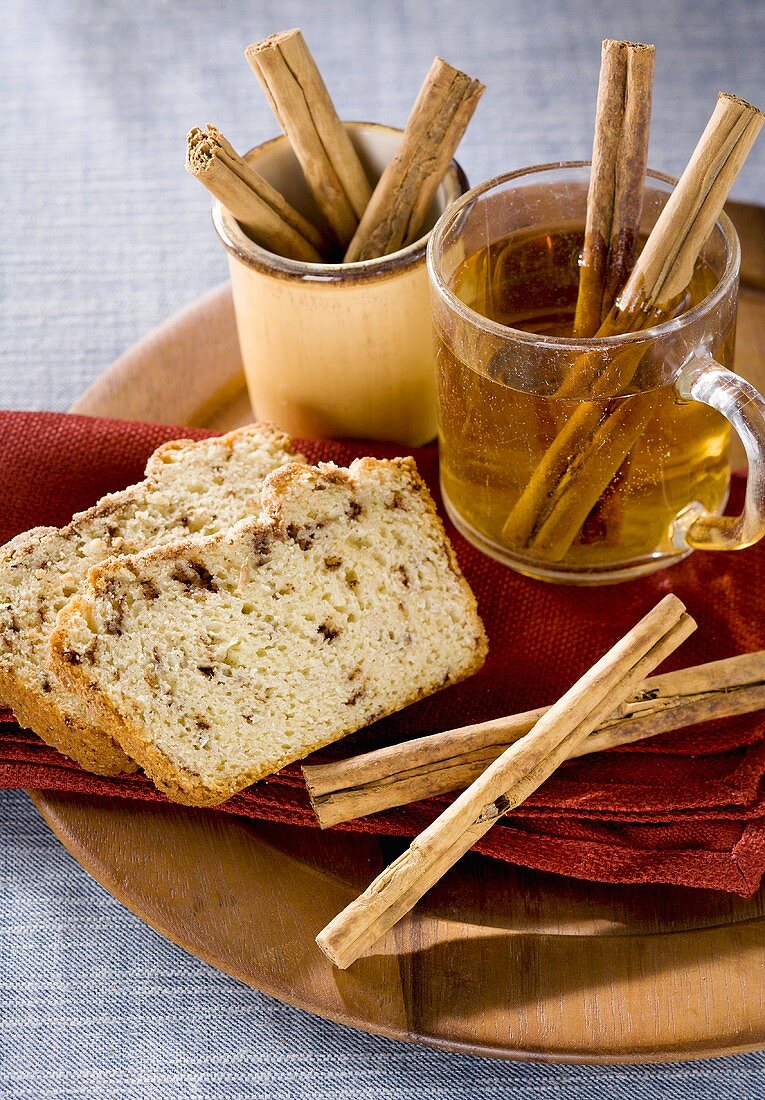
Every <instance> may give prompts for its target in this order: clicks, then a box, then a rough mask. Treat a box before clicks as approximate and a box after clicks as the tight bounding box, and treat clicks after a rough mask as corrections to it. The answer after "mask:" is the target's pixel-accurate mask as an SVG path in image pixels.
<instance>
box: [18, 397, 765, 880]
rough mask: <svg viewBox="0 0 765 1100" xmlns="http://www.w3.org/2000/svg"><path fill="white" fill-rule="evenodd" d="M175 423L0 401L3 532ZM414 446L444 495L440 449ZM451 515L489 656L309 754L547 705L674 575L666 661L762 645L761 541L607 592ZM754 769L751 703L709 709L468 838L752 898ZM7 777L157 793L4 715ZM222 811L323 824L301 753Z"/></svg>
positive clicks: (549, 788)
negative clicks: (539, 572) (682, 619)
mask: <svg viewBox="0 0 765 1100" xmlns="http://www.w3.org/2000/svg"><path fill="white" fill-rule="evenodd" d="M179 430H180V431H182V429H177V428H172V427H159V426H157V425H148V424H134V423H128V422H121V421H113V420H98V419H90V418H87V417H79V416H69V415H61V414H54V413H28V414H25V413H5V414H2V413H0V483H2V484H3V485H4V487H5V489H4V491H5V496H6V499H7V503H8V507H7V509H6V512H5V515H4V517H3V518H2V520H0V541H2V540H3V539H5V538H10V537H12V536H13V535H15V534H17V533H18V531H19V530H22V529H24V528H26V527H29V526H33V525H35V524H47V523H53V522H60V520H61V517H62V514H63V515H64V516H66V515H68V514H70V513H71V512H72V511H74V510H75V509H78V508H80V507H82V506H83V505H84V504H86V503H87V502H88V501H93V500H95V499H96V497H97V495H98V491H103V489H104V487H106V488H107V489H110V490H112V489H119V488H122V487H124V485H125V484H126V482H128V481H130V480H132V479H133V478H135V477H137V476H139V474H140V471H141V470H142V468H143V466H144V464H145V461H146V459H147V458H148V456H149V454H150V452H151V450H152V449H153V448H154V447H155V446H156V445H157V443H158V442H159V441H160V440H161V439H163V438H165V439H169V438H173V437H174V436H177V435H178V432H179ZM197 434H199V433H197ZM297 446H298V448H299V449H300V450H301V451H302V452H303V453H305V454H306V457H308V458H309V459H310V460H312V461H317V460H319V459H331V460H332V461H335V462H337V463H338V464H339V465H347V464H348V463H349V462H350V461H352V459H353V458H355V457H358V456H360V455H363V454H367V453H370V452H371V453H372V454H376V455H378V456H379V457H390V456H392V455H394V454H396V453H397V448H395V447H392V446H390V445H388V446H385V445H383V446H381V445H378V444H365V443H347V442H329V441H320V442H316V441H298V442H297ZM412 453H413V455H414V457H415V459H416V461H417V463H418V466H419V469H420V472H421V473H422V475H423V477H424V479H425V481H426V482H427V483H428V485H429V487H430V489H431V492H432V493H433V495H434V497H435V498H436V500H437V501H439V500H440V497H439V493H438V459H437V452H436V448H435V447H434V446H430V447H422V448H418V449H416V450H414V451H413V452H412ZM22 454H23V456H24V457H23V459H21V458H20V457H19V456H20V455H22ZM112 471H113V475H112V474H111V472H112ZM110 478H111V480H110ZM49 485H55V486H56V487H57V492H56V494H55V497H54V498H51V496H50V494H49V493H47V492H46V488H47V486H49ZM741 490H742V484H741V479H739V478H737V479H736V481H735V483H734V491H733V496H732V501H731V503H732V506H733V507H734V508H736V507H740V504H741V500H740V498H741V495H742V493H741ZM444 518H445V522H446V527H447V531H448V533H449V535H450V537H451V538H452V541H453V543H454V546H455V549H456V551H457V555H458V557H459V560H460V564H461V566H462V568H463V570H464V572H465V575H466V577H467V579H468V581H469V583H470V585H471V587H472V589H473V591H474V592H475V594H476V597H477V599H478V606H479V610H480V612H481V615H482V617H483V620H484V622H485V624H486V629H487V633H488V636H489V643H490V649H489V658H488V660H487V661H486V664H485V665H484V667H483V668H482V669H481V670H480V671H479V672H478V673H477V674H476V675H475V676H473V677H471V678H470V679H469V680H467V681H465V682H463V683H462V684H458V685H455V686H453V687H450V688H448V689H447V690H445V691H441V692H438V693H437V694H435V695H433V696H431V697H430V698H428V699H424V700H422V701H421V702H419V703H417V704H415V705H414V706H411V707H408V708H407V709H406V710H405V711H403V712H401V713H400V714H398V715H393V716H391V717H390V718H388V719H385V720H384V721H381V722H377V723H376V724H375V725H373V726H372V727H370V728H369V729H366V730H362V731H360V732H359V733H358V734H356V735H355V737H354V738H352V739H350V741H349V739H346V740H345V741H343V742H342V743H341V744H337V745H335V746H332V748H331V749H330V750H325V752H324V753H323V754H317V756H318V758H322V757H326V756H327V755H329V756H343V755H346V756H347V755H349V754H350V753H351V752H352V751H363V750H364V749H367V748H371V747H376V746H378V745H381V744H395V743H397V742H398V741H400V740H402V739H404V738H407V737H411V736H420V735H422V734H426V733H433V732H435V731H437V730H440V729H446V728H449V727H454V726H458V725H463V724H467V723H468V722H476V721H482V720H485V719H488V718H496V717H498V716H500V715H502V714H510V713H516V712H518V711H523V710H529V709H531V708H533V707H537V706H540V705H543V704H544V703H548V702H552V701H554V699H555V698H557V697H558V696H559V695H562V694H563V692H564V691H565V690H566V689H567V688H568V687H570V686H571V684H572V683H573V682H574V681H575V680H576V679H577V677H578V676H580V675H581V674H582V673H583V672H585V671H586V670H587V668H589V667H590V666H591V665H592V664H593V663H594V662H595V661H596V660H597V659H598V658H599V657H600V656H601V655H602V654H603V653H604V652H605V651H606V650H607V649H608V648H609V646H610V645H612V644H613V643H614V642H616V641H617V640H618V639H619V637H621V636H622V635H623V634H624V633H625V632H626V631H627V630H628V629H629V628H630V627H631V626H632V625H633V623H634V622H636V621H637V619H638V618H640V616H641V615H642V614H644V613H645V612H646V611H647V610H649V609H650V608H651V607H652V606H653V605H654V604H655V603H656V602H657V601H658V600H659V599H660V598H661V596H662V595H664V594H665V593H666V592H667V591H668V590H670V589H671V590H672V591H674V592H675V593H676V594H678V595H679V596H680V597H681V598H682V599H683V600H684V602H685V603H686V606H687V607H688V608H689V610H690V611H691V612H692V614H694V616H695V617H696V618H697V621H698V623H699V630H698V631H697V633H696V634H695V635H694V636H693V637H692V638H691V639H690V640H689V641H688V642H686V643H685V644H684V645H683V646H682V649H681V650H679V651H678V652H677V653H675V654H673V656H672V658H671V660H670V661H669V662H667V669H669V668H670V667H683V666H687V665H689V664H697V663H701V662H703V661H708V660H717V659H720V658H722V657H727V656H733V655H734V654H736V653H739V652H751V651H754V650H758V649H762V648H765V620H763V618H762V617H761V616H753V615H752V614H751V603H750V598H749V592H750V590H751V589H752V588H754V589H755V590H756V589H758V588H760V587H762V586H763V584H765V544H763V543H760V544H759V545H758V546H755V547H752V548H751V549H750V550H748V551H747V552H746V553H741V554H728V555H725V556H724V557H715V556H714V555H705V554H697V555H695V556H693V557H691V558H689V559H688V560H686V561H685V562H683V563H682V564H681V565H679V566H676V567H675V568H674V569H673V570H672V572H671V573H666V574H665V573H658V574H654V575H653V576H651V577H646V578H643V579H642V580H640V581H634V582H632V583H631V584H629V585H624V586H622V587H621V588H620V589H619V590H618V595H617V596H615V595H614V589H612V588H603V589H599V590H587V589H579V590H569V589H566V588H561V587H556V586H551V585H540V584H538V583H536V582H534V581H530V580H527V579H526V578H525V577H520V576H518V575H517V574H515V573H513V572H512V571H511V570H509V569H506V568H505V567H504V566H502V565H499V564H498V563H497V562H494V561H492V560H491V559H489V558H487V557H485V556H484V555H483V554H481V553H479V552H478V551H476V550H475V549H474V548H473V547H471V546H470V545H469V544H468V543H467V542H466V541H465V540H464V539H463V538H462V537H461V536H460V535H459V534H458V533H457V532H456V531H455V530H454V528H453V527H452V525H451V524H450V523H449V521H448V519H446V517H444ZM351 746H352V747H351ZM763 775H765V719H763V716H762V714H759V713H755V714H751V715H744V716H742V717H740V718H738V719H736V720H727V719H726V720H724V721H721V722H716V723H710V724H707V725H706V726H700V727H696V728H695V729H693V730H691V731H688V732H681V733H677V734H671V735H668V736H664V737H659V738H655V739H653V740H651V741H650V742H647V743H645V744H638V745H633V746H631V747H629V748H624V749H621V750H618V751H616V752H610V753H599V754H596V755H594V756H590V757H585V758H583V759H581V760H578V761H575V762H571V763H569V764H566V765H564V766H563V767H562V768H561V769H560V770H559V772H557V773H556V774H555V775H554V776H552V777H551V778H550V780H548V782H547V783H545V784H544V785H543V787H542V788H541V789H540V790H539V791H537V792H536V793H535V794H534V795H532V797H531V798H530V799H529V800H528V802H527V803H525V804H524V805H523V806H521V807H519V808H518V809H517V810H515V811H514V812H513V813H511V814H509V815H508V816H507V817H506V818H505V819H504V820H503V821H502V822H500V823H499V824H497V825H496V826H495V827H494V828H493V829H492V830H491V832H489V833H488V834H487V835H486V837H484V838H483V839H482V840H481V841H480V842H479V844H478V845H477V849H478V850H479V851H481V852H483V853H485V854H487V855H492V856H494V857H496V858H499V859H505V860H508V861H510V862H513V863H520V864H523V865H525V866H529V867H535V868H538V869H541V870H546V871H558V872H562V873H565V874H569V875H574V876H576V877H579V878H587V879H595V880H599V881H606V882H664V883H674V884H678V885H684V886H697V887H707V888H714V889H723V890H729V891H732V892H734V893H739V894H742V895H744V896H747V895H749V894H752V893H753V892H754V891H755V890H756V889H757V887H758V886H759V882H760V877H761V875H762V872H763V871H764V870H765V794H764V793H763V790H762V787H763V783H762V779H763ZM0 786H4V787H40V788H43V789H59V790H62V789H63V790H79V791H86V792H91V793H94V794H106V795H109V794H115V795H117V796H118V797H123V798H128V799H130V798H150V799H155V798H158V797H161V796H158V795H157V793H156V792H155V791H154V789H153V787H152V786H151V785H150V784H149V783H148V781H146V780H145V779H144V778H143V777H140V776H138V777H132V776H128V777H125V778H123V779H113V780H105V779H100V778H97V777H93V776H89V775H87V774H86V773H84V772H83V771H81V770H80V769H79V768H76V767H73V766H71V765H70V764H69V763H68V762H67V761H65V760H63V759H62V758H61V757H60V756H59V754H58V753H56V752H54V751H53V750H50V749H48V748H47V747H46V746H43V745H41V744H40V742H39V741H37V739H35V738H33V737H31V736H30V735H29V734H25V733H23V732H20V731H19V730H18V729H17V727H15V726H14V725H12V724H7V725H5V726H0ZM446 802H447V800H446V799H444V798H440V799H430V800H428V801H426V802H420V803H417V804H415V805H412V806H406V807H400V808H398V809H396V810H393V811H390V812H388V813H385V814H377V815H375V816H373V817H370V818H364V819H362V820H361V821H357V822H351V823H348V825H347V826H345V827H346V828H349V829H351V830H354V831H361V832H380V833H383V834H389V835H397V836H413V835H415V834H416V833H418V832H419V831H420V830H421V829H423V828H424V827H425V826H426V825H427V824H429V822H430V821H432V820H433V818H434V817H435V816H436V814H437V813H438V812H439V811H440V810H441V809H442V808H443V807H444V806H445V805H446ZM223 809H224V810H226V811H228V812H231V813H239V814H243V815H246V816H249V817H256V818H265V819H269V820H273V821H282V822H285V823H288V824H293V825H294V824H297V825H304V826H306V827H307V828H315V827H316V821H315V818H314V814H313V812H312V810H311V808H310V805H309V802H308V798H307V796H306V792H305V787H304V784H303V781H302V777H301V774H300V769H299V766H298V765H297V764H295V765H292V766H290V767H288V768H286V769H284V770H283V771H282V772H280V773H279V774H278V775H276V776H273V777H272V778H271V779H270V780H266V781H265V782H263V783H259V784H256V785H255V786H254V787H252V788H250V789H249V790H248V791H245V792H243V793H242V794H240V795H238V796H236V797H235V798H233V799H230V800H229V801H228V802H227V803H226V804H225V806H224V807H223Z"/></svg>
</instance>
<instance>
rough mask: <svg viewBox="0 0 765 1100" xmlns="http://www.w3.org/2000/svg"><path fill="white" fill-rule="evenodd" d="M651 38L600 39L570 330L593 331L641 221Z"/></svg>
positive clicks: (620, 280)
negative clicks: (648, 41) (584, 213)
mask: <svg viewBox="0 0 765 1100" xmlns="http://www.w3.org/2000/svg"><path fill="white" fill-rule="evenodd" d="M655 58H656V49H655V47H654V46H649V45H644V44H642V43H635V42H615V41H613V40H612V39H610V38H606V39H605V40H604V42H603V47H602V52H601V64H600V81H599V85H598V102H597V108H596V115H595V140H594V143H593V148H592V171H591V174H590V189H589V193H588V196H587V220H586V225H585V232H584V247H583V250H582V264H581V268H580V274H579V294H578V297H577V302H576V316H575V318H574V333H573V334H574V336H594V335H595V333H596V332H597V331H598V329H599V328H600V325H601V323H602V321H603V320H604V319H605V317H606V315H607V314H608V312H609V310H610V309H611V307H612V306H613V304H614V300H615V298H616V295H617V293H618V292H619V291H620V290H621V289H622V287H623V286H624V284H625V282H626V281H627V276H628V275H629V273H630V269H631V267H632V260H633V256H634V252H635V245H636V243H637V238H638V231H639V229H640V214H641V210H642V207H643V190H644V187H645V172H646V167H647V164H648V136H649V133H650V126H651V97H652V92H653V71H654V62H655Z"/></svg>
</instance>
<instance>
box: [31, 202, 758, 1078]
mask: <svg viewBox="0 0 765 1100" xmlns="http://www.w3.org/2000/svg"><path fill="white" fill-rule="evenodd" d="M732 212H733V213H734V216H735V218H736V220H737V222H738V224H739V226H740V228H741V230H742V235H743V236H744V243H745V272H746V282H747V286H746V288H745V289H744V291H743V292H742V302H741V316H740V322H739V348H738V364H739V369H741V370H742V372H744V373H746V374H747V375H748V376H749V377H751V378H752V379H753V380H754V381H758V382H759V384H760V385H763V384H765V277H764V276H765V212H763V211H762V210H760V209H759V208H754V207H740V206H739V207H738V208H734V210H733V211H732ZM73 411H77V412H81V413H89V414H100V415H105V416H117V417H125V418H132V419H146V420H159V421H164V422H168V423H178V424H196V425H200V424H208V425H211V426H215V427H220V428H228V427H232V426H234V425H236V424H240V423H244V422H246V421H247V420H248V419H249V418H250V417H251V413H250V410H249V405H248V402H247V398H246V393H245V391H244V388H243V382H242V376H241V363H240V360H239V352H238V347H237V343H236V335H235V331H234V321H233V311H232V305H231V298H230V294H229V291H228V288H227V286H222V287H220V288H218V289H217V290H215V291H213V292H212V293H211V294H210V295H208V296H207V297H206V298H205V299H203V300H202V301H200V302H199V303H198V304H197V305H195V306H193V307H192V308H191V309H189V310H187V311H186V312H184V313H183V314H181V315H180V316H178V317H177V318H175V319H173V320H171V321H170V322H168V323H167V324H166V325H164V326H163V327H162V328H160V329H158V330H157V331H155V332H154V333H152V334H151V335H150V336H149V337H147V339H145V340H144V341H142V342H141V343H140V344H139V345H138V346H136V347H135V348H134V349H132V350H131V351H130V352H128V353H127V354H126V355H125V356H123V357H122V358H121V359H120V360H119V361H118V362H117V363H116V364H114V366H113V367H112V368H110V370H108V371H107V372H106V373H105V374H104V375H103V376H102V377H101V378H100V379H99V380H98V381H97V382H96V383H95V384H94V385H93V386H91V388H90V389H89V390H88V391H87V393H85V394H84V395H83V397H82V398H80V400H79V401H77V402H76V404H75V405H74V406H73ZM33 798H34V800H35V804H36V806H37V808H38V809H39V811H40V813H41V814H42V815H43V817H44V818H45V820H46V821H47V822H48V824H49V825H50V826H51V828H52V829H53V830H54V832H55V833H56V834H57V835H58V836H59V837H60V839H61V840H62V841H63V843H64V844H65V845H66V847H67V848H68V849H69V851H70V852H72V854H73V855H74V856H75V858H76V859H77V860H78V861H79V862H80V863H81V864H82V866H83V867H85V868H86V870H87V871H89V872H90V873H91V874H92V875H93V876H94V877H95V878H96V879H97V880H98V881H99V882H100V883H102V885H104V886H105V887H106V889H107V890H109V891H110V893H112V894H113V895H114V896H115V897H117V898H118V899H119V900H120V901H122V902H123V903H124V904H125V905H127V906H128V907H129V908H130V909H132V910H133V911H134V912H135V913H137V914H138V915H139V916H141V917H142V918H143V919H144V920H146V921H147V922H148V923H149V924H150V925H152V926H153V927H154V928H156V929H157V930H158V931H160V932H161V933H162V934H163V935H165V936H167V937H169V938H170V939H171V940H173V941H175V942H176V943H178V944H180V945H181V946H183V947H185V948H186V949H187V950H189V951H191V952H192V953H193V954H195V955H198V956H199V957H200V958H202V959H205V960H206V961H208V962H210V963H212V964H213V965H214V966H217V967H219V968H220V969H221V970H224V971H226V972H227V973H229V974H232V975H234V976H235V977H238V978H240V979H241V980H243V981H245V982H247V983H249V984H250V985H252V986H255V987H256V988H258V989H261V990H263V991H265V992H267V993H270V994H272V995H273V996H275V997H278V998H279V999H280V1000H282V1001H286V1002H288V1003H289V1004H293V1005H296V1006H298V1007H300V1008H305V1009H308V1010H309V1011H311V1012H315V1013H317V1014H319V1015H321V1016H325V1017H329V1018H330V1019H333V1020H338V1021H341V1022H343V1023H346V1024H350V1025H351V1026H354V1027H358V1028H361V1029H363V1030H365V1031H370V1032H376V1033H379V1034H382V1035H388V1036H392V1037H396V1038H399V1039H406V1040H414V1041H419V1042H423V1043H427V1044H429V1045H431V1046H438V1047H443V1048H447V1049H450V1050H460V1051H465V1052H470V1053H476V1054H486V1055H494V1056H498V1057H503V1058H534V1059H540V1060H546V1061H560V1062H600V1063H605V1062H650V1061H664V1060H675V1059H689V1058H698V1057H701V1056H704V1055H717V1054H724V1053H732V1052H735V1051H744V1050H751V1049H755V1048H758V1047H761V1046H763V1045H765V992H764V990H765V984H764V983H763V947H764V946H765V890H764V891H761V892H760V894H758V895H757V896H756V897H755V898H752V899H749V900H748V901H742V900H741V899H739V898H734V897H731V896H730V895H726V894H722V893H717V892H712V891H698V890H690V889H682V888H677V887H614V886H604V885H597V884H592V883H583V882H579V881H576V880H573V879H566V878H563V877H561V876H557V875H551V874H542V873H536V872H531V871H527V870H523V869H520V868H515V867H511V866H507V865H504V864H501V863H498V862H495V861H493V860H489V859H484V858H482V857H480V856H468V857H467V858H466V859H464V860H463V861H462V862H461V863H460V864H459V865H458V866H457V867H456V868H454V870H453V871H451V872H450V873H449V875H448V876H447V877H446V878H445V879H444V880H443V882H441V883H440V884H439V885H438V887H437V888H436V889H434V890H433V891H431V893H430V894H429V895H428V896H427V897H426V898H425V899H424V901H423V902H422V903H421V904H420V905H419V906H418V907H417V909H416V910H415V911H414V912H413V913H412V914H410V916H409V917H408V918H406V919H405V920H404V921H402V922H401V923H400V924H399V926H398V927H397V928H396V929H395V931H394V932H393V933H392V934H391V935H390V936H389V937H387V938H386V940H385V941H384V946H383V947H381V948H380V949H379V951H378V953H377V954H375V955H374V956H372V957H370V958H367V959H363V960H361V961H360V962H358V963H357V964H356V965H355V966H353V967H352V968H351V969H350V970H349V971H346V972H339V971H336V970H335V969H334V968H333V967H332V966H331V965H330V964H329V963H328V962H327V960H326V959H325V958H324V956H323V955H322V954H321V953H320V952H319V950H318V949H317V948H316V946H315V944H314V936H315V935H316V933H317V932H318V931H319V929H320V928H322V927H323V926H324V924H325V923H326V922H327V921H328V920H329V919H330V918H331V917H332V916H334V915H335V914H336V913H337V912H338V911H339V910H340V909H342V908H343V907H344V906H345V905H346V904H347V903H348V902H349V901H350V900H351V898H352V897H354V896H355V895H356V894H357V893H358V892H359V891H360V890H361V889H362V888H364V887H365V886H366V885H368V883H369V881H370V880H371V878H372V877H373V876H374V875H375V874H376V873H377V872H378V871H379V870H380V869H381V868H382V867H383V866H384V865H385V864H387V863H388V862H389V861H390V859H391V858H392V857H393V856H394V855H395V854H397V853H398V851H400V850H401V847H402V845H401V843H400V842H396V841H392V840H385V839H380V838H374V837H369V836H359V835H348V834H342V833H338V834H332V833H320V832H318V831H314V830H308V829H300V828H294V827H292V828H288V827H285V826H274V825H268V824H265V823H251V822H245V821H241V820H238V819H231V818H228V817H226V816H225V815H223V814H215V813H212V812H205V811H197V810H187V809H183V808H180V807H164V806H153V805H145V804H141V803H121V802H119V801H116V800H105V799H94V798H85V797H82V796H72V795H53V794H46V793H42V792H33Z"/></svg>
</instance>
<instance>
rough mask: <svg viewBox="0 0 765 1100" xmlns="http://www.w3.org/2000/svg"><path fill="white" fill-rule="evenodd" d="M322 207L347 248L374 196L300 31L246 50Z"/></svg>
mask: <svg viewBox="0 0 765 1100" xmlns="http://www.w3.org/2000/svg"><path fill="white" fill-rule="evenodd" d="M245 57H246V58H247V60H248V61H249V63H250V65H251V67H252V69H253V71H254V73H255V75H256V76H257V78H258V80H259V81H260V84H261V86H262V88H263V91H264V92H265V94H266V98H267V99H268V102H269V103H270V105H271V108H272V110H273V112H274V114H275V115H276V118H277V120H278V122H279V124H280V125H281V127H282V129H283V130H284V132H285V134H286V135H287V137H288V138H289V140H290V144H291V146H292V148H293V150H294V152H295V156H296V157H297V159H298V161H299V162H300V167H301V168H302V169H303V174H304V176H305V178H306V180H307V181H308V185H309V187H310V188H311V191H312V192H313V196H314V198H315V199H316V202H317V205H318V207H319V209H320V210H321V212H322V214H323V215H324V217H325V218H326V220H327V223H328V225H329V226H330V227H331V229H332V231H333V233H334V234H335V236H336V237H337V240H338V241H339V243H340V244H341V245H342V247H343V248H346V247H347V246H348V244H349V243H350V240H351V238H352V237H353V234H354V233H355V232H356V227H357V226H358V224H359V219H360V218H361V215H362V214H363V213H364V211H365V209H366V207H367V203H368V202H369V199H370V197H371V194H372V188H371V186H370V183H369V180H368V179H367V176H366V172H365V171H364V167H363V165H362V163H361V161H360V160H359V157H358V154H357V153H356V150H355V149H354V147H353V143H352V141H351V139H350V137H349V135H348V131H347V130H346V128H345V127H344V126H343V124H342V122H341V121H340V118H339V117H338V114H337V111H336V110H335V107H334V104H333V103H332V100H331V98H330V95H329V92H328V91H327V86H326V84H325V83H324V81H323V79H322V76H321V73H320V72H319V70H318V68H317V66H316V62H315V61H314V59H313V57H312V55H311V53H310V51H309V49H308V46H307V45H306V43H305V40H304V38H303V36H302V34H301V33H300V31H299V30H297V29H293V30H289V31H281V32H280V33H279V34H272V35H271V36H270V37H269V38H266V39H264V40H263V41H262V42H256V43H255V44H254V45H252V46H248V47H247V49H246V50H245Z"/></svg>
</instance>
